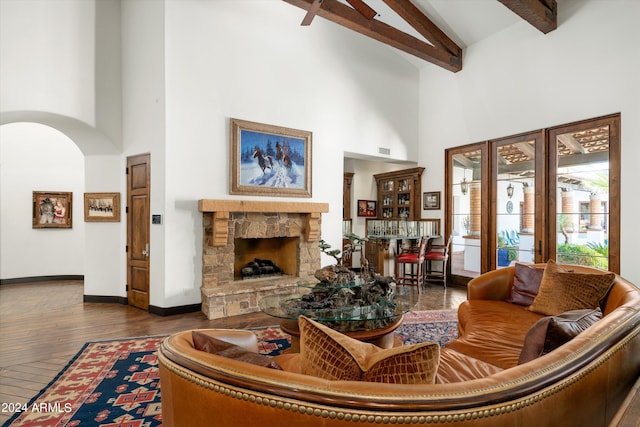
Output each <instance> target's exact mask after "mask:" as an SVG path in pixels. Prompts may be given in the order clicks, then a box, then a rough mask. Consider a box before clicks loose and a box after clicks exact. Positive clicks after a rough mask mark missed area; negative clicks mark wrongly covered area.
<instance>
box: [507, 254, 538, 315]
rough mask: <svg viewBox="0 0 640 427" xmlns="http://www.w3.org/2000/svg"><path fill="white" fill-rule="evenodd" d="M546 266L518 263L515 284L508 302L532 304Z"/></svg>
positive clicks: (514, 277)
mask: <svg viewBox="0 0 640 427" xmlns="http://www.w3.org/2000/svg"><path fill="white" fill-rule="evenodd" d="M543 274H544V268H542V267H534V266H528V265H526V264H521V263H519V262H517V263H516V266H515V274H514V276H513V286H512V287H511V293H510V295H509V298H507V302H508V303H511V304H517V305H527V306H528V305H531V304H532V303H533V300H534V299H535V298H536V295H538V289H540V282H541V281H542V275H543Z"/></svg>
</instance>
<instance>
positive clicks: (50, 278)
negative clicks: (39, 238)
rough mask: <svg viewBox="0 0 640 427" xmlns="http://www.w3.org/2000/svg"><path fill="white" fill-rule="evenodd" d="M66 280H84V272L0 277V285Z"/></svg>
mask: <svg viewBox="0 0 640 427" xmlns="http://www.w3.org/2000/svg"><path fill="white" fill-rule="evenodd" d="M66 280H84V275H82V274H63V275H58V276H35V277H18V278H15V279H0V285H15V284H19V283H36V282H58V281H66Z"/></svg>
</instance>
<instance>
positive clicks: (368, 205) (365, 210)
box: [358, 200, 378, 218]
mask: <svg viewBox="0 0 640 427" xmlns="http://www.w3.org/2000/svg"><path fill="white" fill-rule="evenodd" d="M358 216H366V217H369V218H375V217H376V216H378V213H377V202H376V201H375V200H358Z"/></svg>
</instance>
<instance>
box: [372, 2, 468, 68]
mask: <svg viewBox="0 0 640 427" xmlns="http://www.w3.org/2000/svg"><path fill="white" fill-rule="evenodd" d="M383 1H384V2H385V3H386V4H387V6H389V7H390V8H391V9H392V10H393V11H394V12H395V13H397V14H398V15H399V16H400V17H401V18H402V19H404V20H405V21H406V22H407V23H408V24H409V25H411V26H412V27H413V28H414V29H415V30H416V31H417V32H418V33H420V35H422V36H423V37H424V38H425V39H427V40H429V42H431V43H432V44H433V45H434V46H436V47H439V48H441V49H444V50H446V51H447V52H449V53H451V54H453V55H456V56H461V55H462V49H461V48H460V46H458V45H457V44H456V43H455V42H454V41H453V40H451V39H450V38H449V37H448V36H447V35H446V34H445V33H444V31H442V30H441V29H440V28H439V27H438V26H437V25H436V24H434V23H433V22H432V21H431V20H430V19H429V18H428V17H427V16H426V15H425V14H424V13H422V11H421V10H420V9H418V8H417V7H416V6H415V5H414V4H413V3H411V2H410V1H407V0H383Z"/></svg>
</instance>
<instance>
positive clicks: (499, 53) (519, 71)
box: [419, 0, 640, 283]
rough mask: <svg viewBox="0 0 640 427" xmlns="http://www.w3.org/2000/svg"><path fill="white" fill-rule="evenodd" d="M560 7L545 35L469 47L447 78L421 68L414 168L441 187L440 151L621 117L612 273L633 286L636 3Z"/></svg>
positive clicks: (638, 233)
mask: <svg viewBox="0 0 640 427" xmlns="http://www.w3.org/2000/svg"><path fill="white" fill-rule="evenodd" d="M563 6H564V7H559V12H558V13H559V16H558V29H556V30H555V31H553V32H551V33H549V34H547V35H543V34H542V33H540V32H539V31H537V30H535V29H534V28H533V27H532V26H531V25H529V24H527V23H526V22H524V21H523V22H521V23H518V24H516V25H513V26H511V27H509V28H508V29H506V30H505V31H502V32H500V33H497V34H496V35H494V36H493V37H491V38H488V39H486V40H484V41H482V42H479V43H477V44H475V45H472V46H470V47H469V48H468V49H467V50H466V52H465V56H464V58H463V61H464V66H463V70H462V71H460V72H458V73H456V74H451V73H448V72H445V71H443V70H440V69H438V68H436V67H427V68H425V69H424V70H422V73H421V78H420V117H421V119H422V120H421V121H420V155H419V159H420V162H419V163H420V165H422V166H425V167H426V168H427V170H429V171H431V172H432V173H430V174H429V177H428V178H425V179H430V180H432V182H431V183H430V184H429V185H428V187H432V186H433V185H434V183H435V182H438V187H439V188H443V187H444V162H443V156H442V154H441V153H442V152H443V150H444V149H445V148H448V147H454V146H459V145H464V144H469V143H473V142H479V141H483V140H487V139H490V138H498V137H503V136H508V135H512V134H517V133H521V132H525V131H531V130H536V129H540V128H544V127H550V126H554V125H559V124H563V123H569V122H573V121H577V120H583V119H589V118H592V117H598V116H603V115H607V114H612V113H617V112H621V114H622V132H621V133H622V176H621V183H622V215H621V226H622V237H621V239H622V240H621V242H620V244H621V254H622V260H621V261H622V262H621V273H622V275H623V276H625V277H626V278H627V279H629V280H631V281H633V282H635V283H640V270H638V269H637V268H634V265H635V264H636V263H637V261H636V256H635V251H636V246H637V242H638V241H640V228H638V227H637V226H636V225H635V223H636V218H637V213H638V212H639V211H640V200H639V199H638V197H636V193H637V190H636V189H635V186H636V183H637V182H638V181H639V180H640V170H639V169H638V166H637V161H638V159H640V143H639V141H640V120H639V118H640V102H639V100H640V79H638V76H640V48H639V46H638V41H639V40H640V29H639V27H638V26H637V21H638V20H639V19H640V2H637V1H635V0H616V1H607V2H605V1H598V0H587V1H580V2H578V1H571V2H566V3H563ZM603 17H606V19H605V18H603ZM434 153H436V155H435V156H434Z"/></svg>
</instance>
